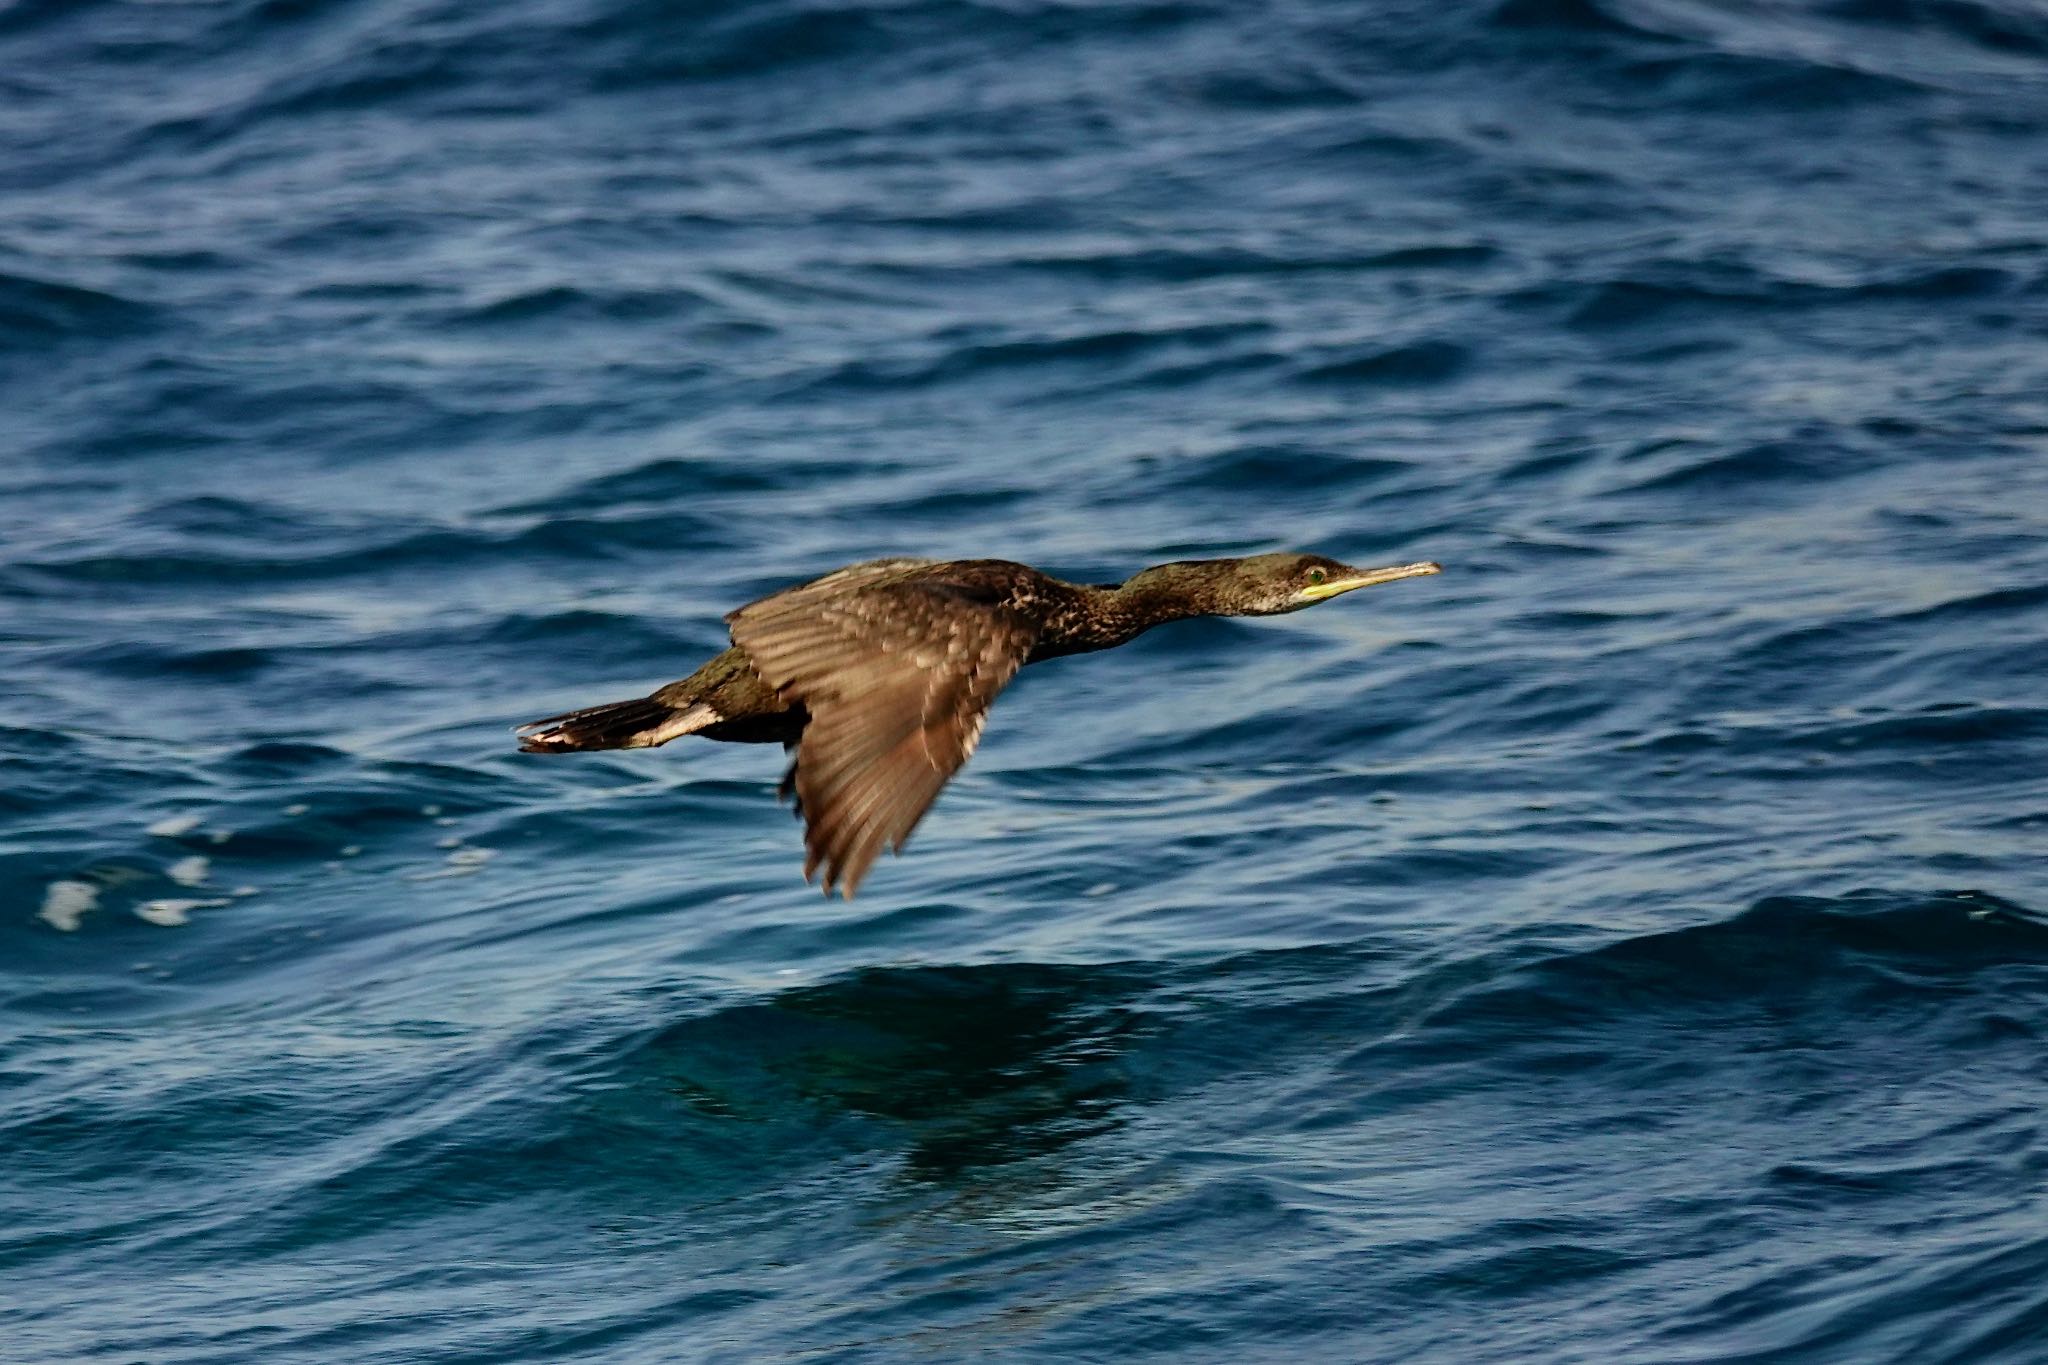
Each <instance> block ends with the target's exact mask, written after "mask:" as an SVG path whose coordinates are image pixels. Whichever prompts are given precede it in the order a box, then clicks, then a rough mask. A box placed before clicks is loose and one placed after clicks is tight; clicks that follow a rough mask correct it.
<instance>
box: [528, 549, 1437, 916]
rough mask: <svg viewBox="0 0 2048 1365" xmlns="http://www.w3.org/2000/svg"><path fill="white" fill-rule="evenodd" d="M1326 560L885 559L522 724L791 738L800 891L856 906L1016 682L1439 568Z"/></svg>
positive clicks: (643, 737)
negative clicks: (1050, 562) (621, 695)
mask: <svg viewBox="0 0 2048 1365" xmlns="http://www.w3.org/2000/svg"><path fill="white" fill-rule="evenodd" d="M1439 571H1440V570H1439V566H1438V565H1436V564H1433V563H1420V564H1400V565H1395V566H1392V567H1389V568H1383V569H1354V568H1351V567H1349V566H1347V565H1344V564H1339V563H1338V562H1337V561H1336V560H1334V559H1324V558H1322V557H1321V556H1319V555H1304V554H1270V555H1253V556H1251V557H1249V558H1246V559H1195V560H1182V561H1180V562H1177V563H1173V564H1161V565H1158V566H1156V567H1154V568H1150V569H1146V570H1145V571H1144V572H1142V573H1140V574H1137V575H1135V576H1134V577H1132V578H1130V579H1128V580H1126V581H1125V582H1123V583H1112V584H1092V585H1091V584H1085V583H1067V582H1062V581H1061V580H1060V579H1057V578H1054V577H1052V576H1051V575H1049V574H1043V573H1040V572H1039V571H1038V570H1036V569H1034V568H1031V567H1030V566H1029V565H1025V564H1013V563H1011V562H1010V561H1008V560H1004V559H965V560H952V561H940V560H932V559H876V560H870V561H868V562H867V563H864V564H850V565H848V566H847V567H846V568H843V569H839V570H836V571H834V572H832V573H828V574H826V575H825V576H824V577H823V578H817V579H813V580H812V581H810V582H809V583H803V584H799V585H798V586H796V587H793V588H785V589H783V590H782V591H781V592H778V593H773V594H770V595H769V596H767V597H764V598H762V599H760V600H759V601H757V602H752V603H749V604H748V605H746V606H744V607H741V608H740V609H739V610H738V611H735V612H731V613H729V614H728V615H727V616H726V618H725V620H726V624H727V625H729V626H730V627H731V628H732V648H731V649H728V650H726V651H725V652H724V653H722V654H720V655H718V656H717V657H716V658H714V659H712V660H711V661H710V662H709V663H707V664H705V665H704V666H703V667H702V668H700V669H698V670H697V671H696V672H695V673H692V674H691V675H690V676H689V677H687V678H684V679H683V680H682V681H680V682H673V683H670V684H669V685H668V686H666V687H664V688H662V689H660V690H659V691H657V692H655V693H654V694H653V695H651V696H646V697H638V698H635V699H634V700H632V701H620V702H612V703H610V704H608V705H604V706H593V707H589V708H587V709H585V710H581V711H568V712H565V713H563V714H562V715H559V716H549V717H547V718H546V719H545V720H537V721H533V722H531V723H530V724H527V725H522V726H520V727H519V736H520V739H519V747H520V748H521V749H522V750H524V751H525V752H527V753H536V754H559V753H571V752H575V751H577V750H583V749H645V748H651V747H653V746H655V745H657V744H666V743H668V742H669V741H670V740H672V739H675V738H677V737H678V736H681V735H702V736H704V737H705V738H706V739H720V740H733V741H738V742H740V743H769V742H777V741H779V742H780V743H781V744H782V745H783V746H784V747H785V748H790V749H794V750H795V751H796V757H795V759H794V760H793V761H792V762H791V764H790V766H789V771H788V774H787V775H786V776H785V777H784V778H783V780H782V787H781V794H782V795H783V796H785V797H787V796H790V795H792V794H793V795H794V796H795V798H796V808H797V814H798V815H799V816H800V817H802V819H803V820H804V823H805V829H804V849H805V857H804V880H806V881H809V880H810V879H811V878H812V877H813V876H815V875H816V874H817V872H818V870H819V869H820V868H823V869H824V873H825V882H824V889H825V892H826V894H828V895H829V894H831V892H832V889H833V888H834V887H835V886H836V887H838V888H839V889H840V890H841V891H842V892H843V893H844V894H845V895H846V897H847V898H848V899H851V898H852V896H853V893H854V891H855V890H856V889H857V888H858V887H859V886H860V882H861V879H862V878H863V877H865V876H866V875H867V872H868V869H869V867H871V866H872V865H873V864H874V861H875V859H876V858H877V857H878V856H880V854H881V851H882V849H883V848H885V847H886V848H888V849H890V850H891V851H892V852H900V851H901V850H902V848H903V844H904V842H905V841H906V840H907V839H909V837H910V832H911V831H912V830H913V829H915V828H917V822H918V821H919V820H920V819H922V818H923V817H924V813H925V811H926V810H927V809H929V808H930V806H931V804H932V801H933V800H934V799H935V798H936V797H937V796H938V794H939V789H940V788H941V787H943V786H945V785H946V780H947V779H948V778H950V777H951V776H952V775H953V774H954V773H955V772H958V771H959V769H960V765H961V764H963V763H965V762H966V761H967V759H968V756H969V755H970V754H972V753H973V752H974V746H975V743H976V742H977V741H978V740H979V739H980V738H981V727H982V724H983V722H985V721H986V720H987V719H988V708H989V705H990V704H991V703H992V702H994V701H995V699H996V694H997V693H998V692H1001V691H1002V690H1003V685H1004V684H1005V683H1007V682H1009V681H1010V679H1011V677H1012V676H1013V675H1014V674H1015V673H1016V672H1017V670H1018V669H1019V668H1021V667H1023V666H1024V665H1025V664H1028V663H1037V662H1038V661H1040V660H1041V659H1056V658H1059V657H1060V656H1061V655H1063V654H1085V653H1088V652H1090V651H1092V650H1098V649H1111V648H1114V647H1115V646H1117V645H1120V644H1123V643H1125V642H1126V641H1128V640H1131V639H1134V638H1135V637H1137V636H1138V635H1140V634H1142V633H1143V632H1145V631H1148V630H1150V629H1151V628H1152V627H1154V626H1156V625H1160V624H1161V623H1163V622H1166V621H1178V620H1182V619H1184V618H1186V617H1190V616H1278V615H1281V614H1282V613H1285V612H1290V611H1299V610H1300V609H1301V608H1303V607H1306V606H1311V605H1313V604H1315V603H1317V602H1322V601H1326V600H1328V599H1329V598H1332V597H1336V596H1338V595H1339V594H1341V593H1347V592H1351V591H1353V590H1354V589H1357V588H1366V587H1371V586H1372V585H1373V584H1375V583H1388V582H1392V581H1393V580H1394V579H1397V578H1416V577H1419V576H1421V575H1424V574H1433V573H1437V572H1439Z"/></svg>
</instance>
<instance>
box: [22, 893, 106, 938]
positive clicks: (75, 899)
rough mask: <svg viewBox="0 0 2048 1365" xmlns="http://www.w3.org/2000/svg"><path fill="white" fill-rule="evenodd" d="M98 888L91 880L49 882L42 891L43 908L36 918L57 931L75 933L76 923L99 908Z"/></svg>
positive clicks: (37, 912)
mask: <svg viewBox="0 0 2048 1365" xmlns="http://www.w3.org/2000/svg"><path fill="white" fill-rule="evenodd" d="M99 903H100V889H99V888H98V887H97V886H94V885H93V884H92V883H91V882H76V881H69V880H66V881H60V882H51V883H50V886H49V889H48V890H46V891H44V892H43V908H42V909H40V910H38V911H36V918H38V919H40V920H42V921H43V923H45V924H47V925H49V926H50V927H51V928H52V929H55V930H57V931H58V932H59V933H64V934H69V933H75V932H77V929H78V923H79V921H80V920H82V919H84V918H85V917H86V915H88V914H89V913H91V912H92V911H94V910H97V909H98V908H99Z"/></svg>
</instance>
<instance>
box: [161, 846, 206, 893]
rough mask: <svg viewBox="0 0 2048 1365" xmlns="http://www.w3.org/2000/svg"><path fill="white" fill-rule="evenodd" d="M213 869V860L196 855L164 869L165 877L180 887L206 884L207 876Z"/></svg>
mask: <svg viewBox="0 0 2048 1365" xmlns="http://www.w3.org/2000/svg"><path fill="white" fill-rule="evenodd" d="M212 867H213V860H212V859H211V858H202V857H200V856H199V855H198V854H197V853H195V854H193V855H192V856H191V857H189V858H180V859H178V861H176V862H175V863H172V864H171V865H170V866H169V867H168V868H166V869H164V875H165V876H167V877H169V878H170V879H171V880H172V881H174V882H176V883H177V884H178V885H180V886H199V885H202V884H204V883H205V881H206V874H207V872H208V871H209V870H210V869H211V868H212Z"/></svg>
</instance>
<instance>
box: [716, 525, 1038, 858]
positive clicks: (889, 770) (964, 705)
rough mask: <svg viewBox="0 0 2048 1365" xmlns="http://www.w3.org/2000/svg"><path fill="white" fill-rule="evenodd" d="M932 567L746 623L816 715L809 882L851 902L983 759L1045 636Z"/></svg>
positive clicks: (850, 577) (890, 567) (787, 690)
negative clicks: (1005, 697)
mask: <svg viewBox="0 0 2048 1365" xmlns="http://www.w3.org/2000/svg"><path fill="white" fill-rule="evenodd" d="M933 567H934V566H933V565H931V564H930V563H929V562H928V561H919V560H881V561H876V562H875V563H873V564H864V565H855V566H853V567H852V568H850V569H845V570H841V571H840V572H839V573H837V574H830V575H827V576H826V577H825V578H822V579H819V580H817V581H816V582H813V583H808V584H804V585H803V586H801V587H797V588H792V589H789V590H788V591H786V592H782V593H777V594H775V595H774V596H772V597H767V598H763V599H762V600H760V601H758V602H755V603H752V604H750V605H748V606H745V607H742V608H740V609H739V610H738V611H736V612H733V613H732V614H731V615H730V616H728V617H727V618H726V619H727V621H728V622H729V623H730V624H731V626H732V638H733V643H734V644H736V645H738V646H739V647H740V648H741V649H743V650H745V651H746V652H747V656H748V658H749V659H750V660H751V661H752V662H753V665H754V668H755V670H756V671H757V672H759V673H760V675H761V676H762V677H763V678H764V679H766V680H767V682H768V683H769V685H770V686H772V687H774V688H775V689H776V690H777V691H778V692H779V693H780V694H781V695H782V696H784V697H785V698H787V699H788V700H790V701H792V702H801V703H802V704H803V706H804V708H805V710H806V711H808V712H809V715H810V721H809V723H808V724H807V725H806V726H805V727H804V732H803V738H802V740H801V741H799V743H798V747H797V754H796V763H795V767H794V770H793V773H794V783H793V786H794V791H795V795H796V798H797V804H798V809H799V810H800V812H801V813H802V815H803V818H804V822H805V833H804V849H805V859H804V876H805V878H806V879H809V878H811V877H813V876H815V875H816V874H817V873H818V871H819V870H820V869H821V868H822V869H823V872H824V886H825V890H826V891H828V892H829V891H831V890H833V889H834V888H835V887H836V888H838V889H839V890H840V891H841V892H842V893H843V894H845V895H846V896H848V897H849V898H850V897H851V896H852V895H853V893H854V892H855V890H856V889H857V888H858V887H859V885H860V882H861V879H862V878H863V877H865V876H866V875H867V872H868V869H869V868H870V867H872V866H873V865H874V862H875V859H876V858H878V857H880V856H881V853H882V850H883V849H885V848H886V849H889V850H891V851H899V850H901V849H902V847H903V845H904V843H905V842H906V841H907V840H908V839H909V838H910V834H911V831H913V830H914V829H916V828H917V824H918V822H919V821H920V820H921V819H923V817H924V814H925V812H926V811H927V810H929V809H930V808H931V804H932V802H933V801H934V800H935V799H936V798H937V797H938V794H939V791H940V790H941V789H942V788H943V787H944V786H945V785H946V782H947V780H948V779H949V778H951V777H952V775H953V774H954V773H955V772H957V771H959V769H960V765H961V764H963V763H965V762H966V761H967V758H968V756H969V755H970V754H972V753H973V752H974V749H975V746H976V744H977V743H978V742H979V740H980V738H981V731H982V726H983V724H984V723H985V721H986V720H987V717H988V708H989V706H990V704H991V703H993V702H994V701H995V698H996V695H997V694H998V693H999V692H1001V691H1002V689H1003V687H1004V685H1005V684H1007V683H1008V682H1009V680H1010V679H1011V678H1012V677H1013V676H1014V675H1015V674H1016V672H1017V669H1018V668H1020V667H1022V665H1023V663H1024V660H1025V658H1026V657H1027V656H1028V655H1029V654H1030V652H1031V646H1032V644H1033V643H1034V642H1035V641H1036V639H1037V633H1038V632H1037V627H1036V626H1035V625H1033V624H1032V623H1031V622H1030V621H1029V620H1027V619H1025V618H1024V617H1022V616H1020V615H1018V614H1017V613H1015V612H1013V611H1010V610H1008V609H1007V608H1005V607H1004V606H1002V605H1001V604H1000V602H996V603H991V602H988V601H984V600H975V599H974V598H972V597H969V596H965V595H963V594H960V593H958V592H952V591H948V588H947V585H946V583H945V582H944V581H943V579H935V578H933V577H932V575H931V574H930V572H929V571H930V569H932V568H933Z"/></svg>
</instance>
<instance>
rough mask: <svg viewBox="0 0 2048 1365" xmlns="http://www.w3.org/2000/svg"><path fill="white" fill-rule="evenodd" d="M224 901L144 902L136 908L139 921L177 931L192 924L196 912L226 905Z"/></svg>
mask: <svg viewBox="0 0 2048 1365" xmlns="http://www.w3.org/2000/svg"><path fill="white" fill-rule="evenodd" d="M226 904H227V902H226V901H224V900H159V901H144V902H143V903H142V904H140V905H138V906H136V907H135V917H136V918H137V919H144V920H148V921H149V922H150V923H151V924H158V925H162V926H163V927H164V928H166V929H175V928H177V927H178V926H179V925H181V924H187V923H190V922H191V919H192V912H193V911H194V910H211V909H213V908H214V907H215V906H217V905H226Z"/></svg>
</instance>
